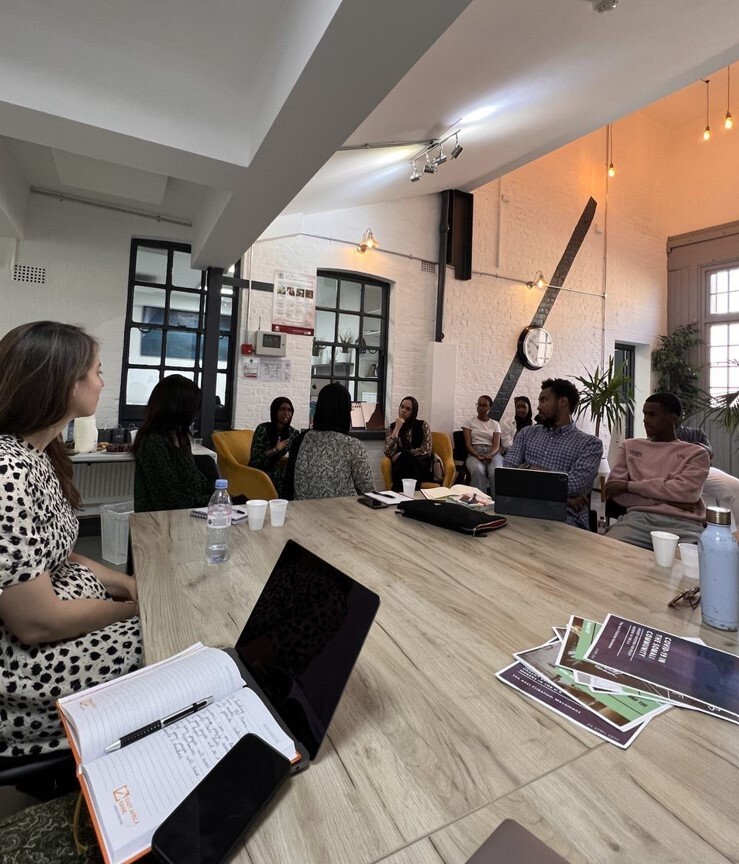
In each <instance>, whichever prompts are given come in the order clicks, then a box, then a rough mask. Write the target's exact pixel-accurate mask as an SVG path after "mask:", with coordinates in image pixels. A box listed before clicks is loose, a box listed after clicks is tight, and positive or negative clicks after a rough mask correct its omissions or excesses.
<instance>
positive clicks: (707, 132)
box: [703, 78, 711, 141]
mask: <svg viewBox="0 0 739 864" xmlns="http://www.w3.org/2000/svg"><path fill="white" fill-rule="evenodd" d="M703 83H704V84H705V85H706V128H705V129H704V130H703V140H704V141H708V140H709V139H710V137H711V127H710V126H709V124H708V85H709V84H710V83H711V81H710V79H709V78H704V79H703Z"/></svg>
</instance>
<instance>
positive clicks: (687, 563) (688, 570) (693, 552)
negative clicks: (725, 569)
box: [677, 543, 700, 579]
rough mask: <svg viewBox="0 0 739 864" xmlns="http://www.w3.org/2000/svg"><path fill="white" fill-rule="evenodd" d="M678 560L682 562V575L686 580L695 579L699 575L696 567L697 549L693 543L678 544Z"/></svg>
mask: <svg viewBox="0 0 739 864" xmlns="http://www.w3.org/2000/svg"><path fill="white" fill-rule="evenodd" d="M677 548H678V549H679V550H680V560H681V561H682V562H683V574H684V575H685V576H687V577H688V579H697V578H698V576H699V575H700V571H699V567H698V547H697V546H696V545H695V543H678V544H677Z"/></svg>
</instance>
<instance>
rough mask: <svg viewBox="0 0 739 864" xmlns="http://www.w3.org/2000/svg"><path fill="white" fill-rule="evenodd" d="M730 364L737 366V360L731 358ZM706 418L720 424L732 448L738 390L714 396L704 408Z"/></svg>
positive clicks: (738, 408)
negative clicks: (707, 406)
mask: <svg viewBox="0 0 739 864" xmlns="http://www.w3.org/2000/svg"><path fill="white" fill-rule="evenodd" d="M731 365H732V366H739V360H732V361H731ZM706 420H710V421H711V422H712V423H715V424H717V425H718V426H720V427H721V428H722V429H723V430H724V432H726V434H727V436H728V438H729V449H730V450H733V447H734V436H735V435H736V432H737V429H739V390H734V391H733V392H732V393H724V394H722V395H721V396H714V398H713V399H712V400H711V405H710V407H709V408H708V409H707V410H706Z"/></svg>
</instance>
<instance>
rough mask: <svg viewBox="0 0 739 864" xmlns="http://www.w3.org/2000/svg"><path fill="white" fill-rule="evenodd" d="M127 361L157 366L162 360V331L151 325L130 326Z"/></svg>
mask: <svg viewBox="0 0 739 864" xmlns="http://www.w3.org/2000/svg"><path fill="white" fill-rule="evenodd" d="M129 332H130V335H129V340H128V362H129V363H132V364H143V365H145V366H158V365H159V364H160V363H161V362H162V331H161V330H156V329H154V328H153V327H131V330H130V331H129Z"/></svg>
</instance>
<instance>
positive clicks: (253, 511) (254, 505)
mask: <svg viewBox="0 0 739 864" xmlns="http://www.w3.org/2000/svg"><path fill="white" fill-rule="evenodd" d="M266 513H267V502H266V501H265V500H264V499H262V498H254V499H253V500H252V501H247V502H246V514H247V517H246V518H247V521H248V522H249V527H250V528H251V530H252V531H261V530H262V528H263V526H264V517H265V514H266Z"/></svg>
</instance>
